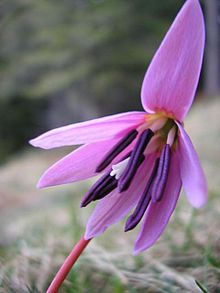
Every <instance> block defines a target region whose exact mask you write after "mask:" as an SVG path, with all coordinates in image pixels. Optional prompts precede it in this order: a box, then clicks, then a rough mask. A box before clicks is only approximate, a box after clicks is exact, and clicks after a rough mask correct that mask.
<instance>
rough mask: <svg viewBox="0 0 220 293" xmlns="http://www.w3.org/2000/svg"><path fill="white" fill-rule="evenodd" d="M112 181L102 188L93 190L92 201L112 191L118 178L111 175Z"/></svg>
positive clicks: (116, 184)
mask: <svg viewBox="0 0 220 293" xmlns="http://www.w3.org/2000/svg"><path fill="white" fill-rule="evenodd" d="M112 178H113V179H112V181H111V182H110V183H109V184H108V185H106V186H105V187H104V188H103V189H101V188H100V189H99V190H97V191H96V192H95V196H94V198H93V201H95V200H98V199H101V198H103V197H105V196H106V195H107V194H109V193H110V192H112V191H113V190H114V189H115V188H116V187H117V186H118V180H117V179H115V178H114V177H112Z"/></svg>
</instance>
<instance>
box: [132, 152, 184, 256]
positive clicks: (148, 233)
mask: <svg viewBox="0 0 220 293" xmlns="http://www.w3.org/2000/svg"><path fill="white" fill-rule="evenodd" d="M180 189H181V179H180V173H179V165H178V157H177V154H176V153H174V152H173V153H172V157H171V164H170V170H169V175H168V180H167V184H166V187H165V191H164V194H163V197H162V200H161V201H159V202H156V203H153V202H151V203H150V206H149V208H148V210H147V213H146V216H145V218H144V222H143V224H142V227H141V230H140V232H139V235H138V237H137V240H136V243H135V247H134V254H135V255H136V254H138V253H139V252H141V251H143V250H145V249H147V248H149V247H151V246H152V245H153V244H154V243H155V242H156V241H157V239H158V238H159V237H160V235H161V234H162V232H163V231H164V229H165V228H166V225H167V223H168V221H169V219H170V216H171V215H172V213H173V210H174V208H175V206H176V202H177V200H178V198H179V194H180Z"/></svg>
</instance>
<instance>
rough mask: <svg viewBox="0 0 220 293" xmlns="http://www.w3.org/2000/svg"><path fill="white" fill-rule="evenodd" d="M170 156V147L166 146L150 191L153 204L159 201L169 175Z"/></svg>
mask: <svg viewBox="0 0 220 293" xmlns="http://www.w3.org/2000/svg"><path fill="white" fill-rule="evenodd" d="M170 156H171V152H170V145H169V144H166V145H165V146H164V147H163V149H162V152H161V155H160V161H159V166H158V170H157V174H156V177H155V180H154V182H153V185H152V189H151V195H152V201H153V202H157V201H160V200H161V198H162V196H163V193H164V189H165V187H166V182H167V177H168V173H169V166H170Z"/></svg>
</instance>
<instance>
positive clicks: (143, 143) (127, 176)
mask: <svg viewBox="0 0 220 293" xmlns="http://www.w3.org/2000/svg"><path fill="white" fill-rule="evenodd" d="M153 135H154V133H153V132H152V131H151V130H150V129H145V130H144V131H143V132H142V133H141V135H140V137H139V138H138V141H137V143H136V144H135V147H134V149H133V151H132V153H131V157H130V160H129V162H128V164H127V167H126V169H125V171H124V173H123V175H122V176H121V178H120V179H119V191H120V192H122V191H125V190H126V189H128V187H129V186H130V183H131V181H132V179H133V177H134V175H135V174H136V172H137V170H138V168H139V166H140V164H141V163H142V162H140V160H141V157H142V155H143V152H144V150H145V148H146V147H147V144H148V143H149V141H150V139H151V138H152V136H153Z"/></svg>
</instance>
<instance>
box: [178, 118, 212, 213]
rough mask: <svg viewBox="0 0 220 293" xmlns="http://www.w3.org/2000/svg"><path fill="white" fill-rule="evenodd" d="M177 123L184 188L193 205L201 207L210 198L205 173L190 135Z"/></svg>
mask: <svg viewBox="0 0 220 293" xmlns="http://www.w3.org/2000/svg"><path fill="white" fill-rule="evenodd" d="M177 124H178V127H179V131H180V135H179V140H178V145H177V148H178V153H179V164H180V173H181V179H182V182H183V188H184V190H185V192H186V195H187V198H188V200H189V202H190V203H191V204H192V206H194V207H195V208H200V207H202V206H204V205H205V203H206V202H207V199H208V188H207V183H206V179H205V175H204V173H203V170H202V167H201V165H200V162H199V158H198V155H197V153H196V150H195V149H194V147H193V144H192V142H191V140H190V138H189V136H188V135H187V133H186V132H185V130H184V128H183V127H182V126H181V125H180V124H179V123H177Z"/></svg>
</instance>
